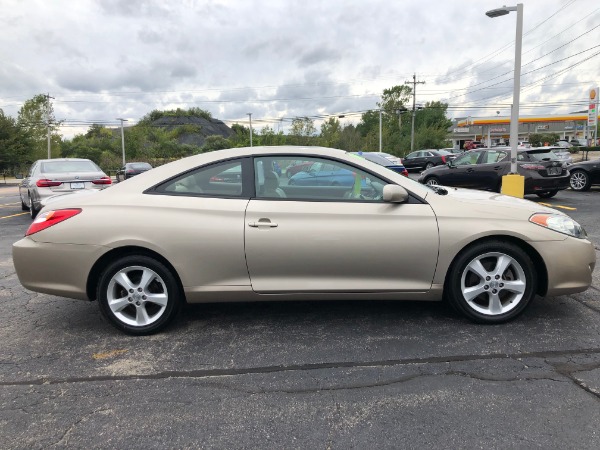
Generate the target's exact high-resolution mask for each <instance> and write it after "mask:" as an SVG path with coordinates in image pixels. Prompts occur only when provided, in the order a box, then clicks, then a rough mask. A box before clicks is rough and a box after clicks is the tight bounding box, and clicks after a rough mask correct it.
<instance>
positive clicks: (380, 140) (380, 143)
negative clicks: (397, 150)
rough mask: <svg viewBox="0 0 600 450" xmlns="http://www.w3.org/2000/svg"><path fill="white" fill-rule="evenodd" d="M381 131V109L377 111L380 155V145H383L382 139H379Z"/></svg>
mask: <svg viewBox="0 0 600 450" xmlns="http://www.w3.org/2000/svg"><path fill="white" fill-rule="evenodd" d="M381 130H382V126H381V109H380V110H379V153H381V147H382V143H383V139H382V137H381Z"/></svg>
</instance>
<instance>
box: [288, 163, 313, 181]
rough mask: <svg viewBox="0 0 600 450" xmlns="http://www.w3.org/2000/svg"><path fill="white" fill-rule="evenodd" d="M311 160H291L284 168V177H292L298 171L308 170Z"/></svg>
mask: <svg viewBox="0 0 600 450" xmlns="http://www.w3.org/2000/svg"><path fill="white" fill-rule="evenodd" d="M311 165H312V163H311V162H302V161H292V162H291V164H289V165H288V167H287V168H286V169H285V176H286V178H288V179H289V178H292V177H293V176H294V175H295V174H297V173H298V172H308V170H309V169H310V166H311Z"/></svg>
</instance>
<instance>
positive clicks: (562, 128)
mask: <svg viewBox="0 0 600 450" xmlns="http://www.w3.org/2000/svg"><path fill="white" fill-rule="evenodd" d="M587 123H588V115H587V112H581V113H574V114H564V115H557V116H520V117H519V141H520V142H522V141H527V140H528V137H529V135H530V134H534V133H539V134H543V133H556V134H558V135H559V136H560V139H563V140H566V141H570V140H572V139H589V138H591V137H592V136H591V131H592V129H588V126H587ZM448 132H449V135H450V136H449V139H451V140H452V143H453V146H454V148H463V146H464V143H465V142H466V141H478V142H481V143H483V144H484V145H485V146H486V147H488V146H493V145H508V144H509V135H510V117H500V116H495V117H467V118H462V119H456V120H455V121H454V124H453V126H452V127H451V128H450V129H449V130H448Z"/></svg>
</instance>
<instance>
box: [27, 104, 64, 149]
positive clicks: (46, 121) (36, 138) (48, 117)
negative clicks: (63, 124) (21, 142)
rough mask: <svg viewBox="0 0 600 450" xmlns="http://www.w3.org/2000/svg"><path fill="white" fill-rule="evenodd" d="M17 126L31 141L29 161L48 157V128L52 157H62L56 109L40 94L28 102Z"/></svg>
mask: <svg viewBox="0 0 600 450" xmlns="http://www.w3.org/2000/svg"><path fill="white" fill-rule="evenodd" d="M17 125H19V127H21V128H23V130H25V132H26V133H27V134H28V135H29V137H30V139H31V154H30V157H29V159H31V160H36V159H44V158H47V157H48V138H47V136H48V126H49V127H50V136H51V137H50V139H51V148H52V149H53V151H52V155H51V156H52V157H56V156H59V155H60V143H61V139H60V135H59V134H58V125H60V124H59V123H58V122H57V121H56V118H55V117H54V108H53V107H52V103H51V102H50V101H49V99H48V98H47V97H46V96H45V95H43V94H38V95H36V96H34V97H33V98H31V99H29V100H27V101H26V102H25V103H24V104H23V106H22V107H21V109H19V112H18V116H17Z"/></svg>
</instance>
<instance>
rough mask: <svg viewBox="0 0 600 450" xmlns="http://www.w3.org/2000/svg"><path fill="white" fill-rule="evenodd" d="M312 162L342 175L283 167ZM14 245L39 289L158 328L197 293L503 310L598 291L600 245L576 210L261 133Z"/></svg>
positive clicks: (123, 186) (68, 213)
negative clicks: (268, 141)
mask: <svg viewBox="0 0 600 450" xmlns="http://www.w3.org/2000/svg"><path fill="white" fill-rule="evenodd" d="M315 163H320V164H323V165H330V166H332V167H334V168H335V171H334V172H335V173H336V174H337V177H336V178H333V177H330V178H326V177H314V182H313V183H312V184H311V183H307V184H302V185H289V184H287V182H286V179H285V178H282V179H280V178H279V175H278V172H280V171H281V172H283V173H285V171H286V168H287V167H291V166H292V165H298V164H306V165H310V164H315ZM232 173H235V174H239V176H235V177H232V176H230V175H231V174H232ZM556 255H561V257H560V258H556ZM13 260H14V264H15V267H16V271H17V274H18V276H19V279H20V281H21V283H22V284H23V285H24V286H25V287H26V288H28V289H31V290H33V291H37V292H44V293H48V294H53V295H59V296H64V297H70V298H76V299H83V300H95V301H97V302H98V304H99V306H100V311H101V312H102V314H103V315H104V317H105V318H106V319H107V320H108V321H109V322H110V323H111V324H113V325H114V326H115V327H117V328H118V329H120V330H122V331H124V332H126V333H130V334H148V333H152V332H156V331H158V330H160V329H162V328H163V327H165V326H166V325H167V324H168V323H169V322H170V321H172V319H173V318H174V317H175V315H176V314H177V311H178V310H179V309H180V306H181V305H182V304H183V303H184V302H186V301H187V302H189V303H198V302H226V301H257V300H264V301H267V300H307V299H311V300H339V299H352V300H434V301H436V300H443V299H445V300H447V301H449V302H450V303H451V304H452V305H453V306H454V307H455V308H456V309H457V310H458V311H460V312H461V313H462V314H464V315H465V316H466V317H467V318H469V319H471V320H473V321H476V322H480V323H501V322H506V321H508V320H511V319H513V318H515V317H516V316H518V315H519V314H520V313H521V312H522V311H523V310H524V309H525V308H526V306H527V305H528V304H529V303H530V302H531V301H532V300H533V298H534V297H535V296H536V295H542V296H545V295H548V296H556V295H563V294H570V293H575V292H581V291H584V290H586V289H587V288H588V287H589V286H590V284H591V277H592V271H593V269H594V266H595V262H596V255H595V251H594V247H593V245H592V243H591V242H590V241H589V240H588V239H587V238H586V234H585V231H584V230H583V229H582V228H581V226H579V224H577V222H575V221H574V220H572V219H571V218H570V217H568V216H567V215H565V214H563V213H561V212H558V211H556V210H553V209H550V208H547V207H545V206H541V205H539V204H537V203H533V202H530V201H526V200H522V199H517V198H513V197H507V196H504V195H500V194H496V193H489V192H482V191H475V190H467V189H454V188H444V187H440V186H432V187H429V186H425V185H421V184H419V183H417V182H415V181H413V180H410V179H408V178H406V177H404V176H402V175H400V174H396V173H394V172H392V171H390V170H388V169H386V168H385V167H382V166H379V165H378V164H375V163H372V162H369V161H367V160H364V159H362V158H357V157H356V156H354V155H352V154H349V153H347V152H344V151H342V150H333V149H326V148H319V147H253V148H238V149H230V150H221V151H215V152H210V153H205V154H201V155H197V156H192V157H189V158H185V159H182V160H179V161H176V162H173V163H170V164H167V165H164V166H161V167H158V168H156V169H153V170H151V171H149V172H146V173H144V174H141V175H138V176H136V177H135V178H132V179H131V180H129V181H128V182H127V183H119V184H117V185H115V186H113V187H112V188H111V189H107V190H104V191H100V192H97V193H95V194H93V195H87V196H76V195H71V196H65V198H64V199H62V200H58V201H55V202H53V203H51V204H49V205H48V206H46V207H45V208H44V209H42V211H41V212H40V214H39V215H38V217H37V218H36V219H35V220H34V222H33V223H32V225H31V227H30V228H29V230H28V231H27V233H26V237H24V238H23V239H21V240H20V241H18V242H16V243H15V244H14V246H13Z"/></svg>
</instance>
